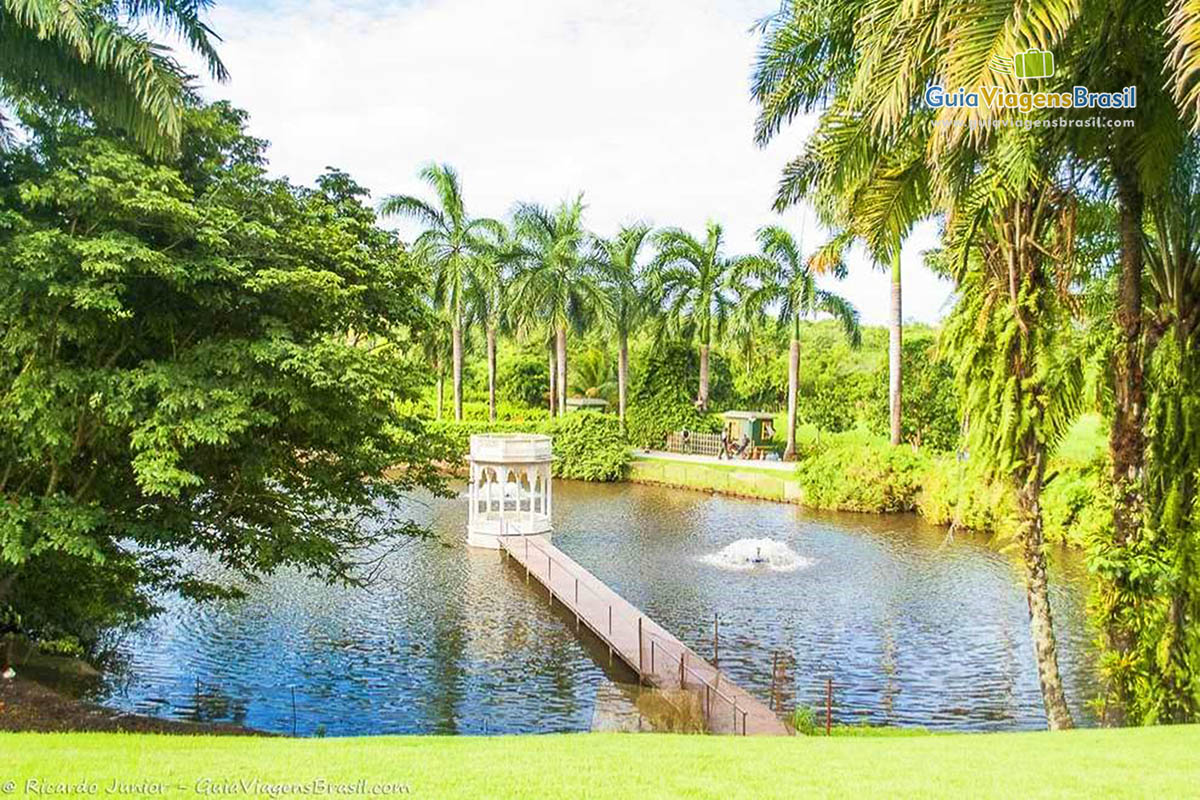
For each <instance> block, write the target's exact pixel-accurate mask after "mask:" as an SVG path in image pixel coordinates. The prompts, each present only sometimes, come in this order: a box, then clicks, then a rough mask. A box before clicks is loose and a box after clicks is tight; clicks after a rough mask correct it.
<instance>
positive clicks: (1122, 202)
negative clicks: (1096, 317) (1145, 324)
mask: <svg viewBox="0 0 1200 800" xmlns="http://www.w3.org/2000/svg"><path fill="white" fill-rule="evenodd" d="M1114 176H1115V178H1116V182H1117V197H1118V213H1119V228H1120V235H1121V269H1120V276H1119V283H1118V288H1117V304H1116V323H1117V341H1116V345H1115V347H1114V350H1113V360H1112V380H1113V413H1112V428H1111V430H1110V433H1109V453H1110V455H1111V458H1112V483H1113V533H1112V535H1113V541H1112V545H1113V549H1114V551H1115V553H1118V554H1128V553H1130V552H1132V551H1133V550H1135V549H1137V547H1138V542H1139V539H1140V538H1141V530H1142V524H1143V517H1144V509H1145V500H1144V494H1143V491H1144V487H1143V480H1144V474H1145V452H1146V438H1145V433H1144V428H1145V409H1146V389H1145V361H1144V352H1143V341H1142V335H1143V331H1142V266H1143V265H1142V246H1143V242H1142V215H1143V206H1144V198H1143V195H1142V191H1141V189H1140V187H1139V186H1138V182H1137V177H1136V176H1135V175H1134V174H1133V172H1132V169H1131V168H1129V167H1126V168H1124V169H1123V168H1122V162H1121V161H1117V162H1114ZM1122 560H1124V559H1122ZM1108 580H1109V581H1110V582H1111V583H1112V587H1111V588H1112V591H1110V592H1108V593H1107V595H1108V597H1109V600H1110V602H1109V607H1108V608H1106V609H1105V612H1104V620H1103V625H1104V630H1103V635H1104V644H1105V647H1106V649H1107V650H1108V651H1109V652H1110V653H1111V654H1112V655H1113V656H1114V657H1115V661H1116V662H1117V663H1125V662H1126V661H1127V660H1128V657H1129V654H1130V652H1131V650H1132V649H1133V647H1134V646H1135V644H1136V641H1135V640H1136V637H1137V634H1136V632H1135V631H1134V630H1133V629H1132V628H1131V626H1130V625H1128V624H1127V623H1128V622H1129V620H1130V613H1129V612H1130V609H1129V607H1128V606H1129V604H1131V603H1133V602H1135V598H1134V597H1133V596H1132V595H1133V591H1132V590H1133V587H1132V586H1131V585H1130V582H1131V576H1130V575H1129V574H1128V570H1121V569H1118V570H1115V571H1110V574H1109V575H1108ZM1114 688H1115V689H1116V696H1115V697H1113V698H1112V700H1113V703H1112V706H1111V709H1110V711H1109V714H1108V718H1109V720H1110V721H1112V722H1114V723H1115V724H1120V723H1121V722H1122V721H1123V719H1124V708H1125V706H1126V705H1127V704H1128V703H1129V701H1130V700H1131V698H1130V697H1128V696H1126V695H1127V693H1128V692H1127V689H1128V687H1127V686H1126V684H1125V682H1124V681H1117V682H1116V686H1115V687H1114Z"/></svg>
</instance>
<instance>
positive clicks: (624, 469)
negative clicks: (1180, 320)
mask: <svg viewBox="0 0 1200 800" xmlns="http://www.w3.org/2000/svg"><path fill="white" fill-rule="evenodd" d="M1097 424H1098V423H1097V421H1096V420H1095V419H1093V418H1088V417H1085V418H1083V419H1082V420H1081V421H1080V423H1079V424H1077V426H1076V429H1075V430H1073V432H1072V435H1071V436H1070V437H1068V440H1067V441H1066V442H1064V445H1063V446H1062V447H1061V448H1060V449H1059V452H1058V453H1057V454H1056V455H1055V457H1054V458H1052V459H1051V461H1050V466H1049V469H1048V471H1047V475H1048V480H1047V484H1046V489H1045V493H1044V496H1043V513H1044V524H1045V529H1046V540H1047V541H1048V542H1051V543H1056V544H1065V545H1070V546H1074V547H1083V546H1085V545H1086V543H1087V542H1088V541H1093V540H1095V539H1096V538H1103V537H1104V536H1106V535H1108V533H1109V532H1110V529H1111V519H1112V514H1111V508H1108V507H1106V505H1105V498H1108V497H1109V496H1110V495H1111V492H1110V490H1109V484H1108V475H1109V472H1110V470H1109V466H1108V461H1107V456H1106V453H1105V448H1104V445H1103V435H1104V434H1103V432H1101V431H1099V430H1098V429H1097ZM428 427H429V430H430V432H431V433H434V434H436V435H438V436H441V437H445V439H446V440H447V441H448V443H449V444H448V447H449V450H450V452H452V453H453V454H455V455H457V456H460V457H462V458H465V457H466V455H467V452H468V450H469V448H470V437H471V435H472V434H476V433H545V434H548V435H550V436H552V437H553V438H554V454H555V462H554V475H555V477H558V478H566V479H572V480H585V481H620V480H629V481H631V482H635V483H648V484H659V485H667V486H672V487H677V488H684V489H693V490H699V491H708V492H716V493H719V494H727V495H732V496H738V497H749V498H754V499H760V500H769V501H773V502H783V503H795V504H798V505H802V506H805V507H807V508H812V509H815V510H823V511H853V512H858V513H869V514H883V513H905V512H911V513H916V514H918V515H920V516H921V517H922V518H924V519H925V520H926V521H928V522H930V523H932V524H935V525H943V526H947V527H949V528H950V529H952V530H959V531H972V532H976V533H981V534H988V535H994V536H996V537H997V538H999V539H1002V540H1003V539H1007V538H1009V537H1011V535H1012V533H1013V531H1014V529H1015V525H1016V507H1015V503H1014V498H1013V493H1012V490H1011V488H1010V487H1008V486H1005V485H1004V484H1002V483H997V482H993V481H988V480H987V479H986V478H984V477H983V476H981V475H980V474H979V470H978V469H977V468H976V467H975V466H974V465H973V464H972V463H971V459H970V457H969V454H966V453H937V452H933V453H931V452H928V451H927V450H922V449H916V448H913V447H911V446H907V445H901V446H897V447H893V446H892V445H890V444H888V442H887V440H886V439H885V438H884V437H882V436H881V435H879V434H877V433H874V432H870V431H866V430H863V429H852V430H848V431H842V432H840V433H823V434H820V435H817V434H815V432H813V431H809V432H808V434H807V435H805V436H804V437H802V439H801V442H800V445H799V447H798V452H797V462H796V466H795V469H794V470H793V471H790V472H789V471H780V470H778V469H765V468H764V467H763V466H762V465H761V464H757V465H756V464H755V462H750V461H731V462H724V463H719V464H700V463H683V462H672V461H670V460H668V459H660V458H635V457H634V455H633V452H632V450H631V449H630V446H629V444H628V440H627V438H626V437H625V436H624V435H623V434H622V433H621V429H620V423H619V421H618V420H617V419H616V418H615V417H613V416H611V415H608V414H596V413H589V412H581V413H576V414H570V415H567V416H566V417H559V418H553V419H551V418H548V417H547V418H544V419H540V420H539V419H534V420H514V419H509V420H500V421H497V422H488V421H485V420H466V421H463V422H452V421H446V420H443V421H436V422H430V423H428Z"/></svg>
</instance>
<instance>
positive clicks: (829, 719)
mask: <svg viewBox="0 0 1200 800" xmlns="http://www.w3.org/2000/svg"><path fill="white" fill-rule="evenodd" d="M832 728H833V678H826V679H825V735H826V736H828V735H829V733H830V731H831V729H832Z"/></svg>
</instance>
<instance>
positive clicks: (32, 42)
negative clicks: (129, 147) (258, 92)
mask: <svg viewBox="0 0 1200 800" xmlns="http://www.w3.org/2000/svg"><path fill="white" fill-rule="evenodd" d="M208 5H209V2H208V0H182V1H181V2H174V1H173V0H120V1H119V2H107V3H93V2H86V3H80V2H62V1H61V0H0V100H7V101H13V100H16V99H19V98H22V97H34V98H41V97H62V98H65V99H67V100H68V101H70V102H73V103H76V104H78V105H80V106H82V107H83V108H85V109H86V110H87V111H88V112H89V113H91V114H92V115H93V116H94V117H95V118H96V119H97V120H100V121H102V122H106V123H109V124H112V125H116V126H118V127H120V128H123V129H124V130H126V131H128V132H129V134H130V135H131V136H132V137H133V138H134V140H135V141H137V142H138V144H139V145H141V146H142V147H143V148H145V149H146V150H147V151H148V152H150V153H151V154H153V155H166V154H169V153H172V152H174V151H175V150H176V148H177V147H178V146H179V138H180V135H181V134H182V131H183V108H184V104H185V101H186V99H187V96H188V93H189V86H188V84H189V76H188V74H187V73H186V72H185V71H184V70H183V68H182V67H181V66H180V65H179V64H178V63H177V62H176V61H175V59H174V58H172V57H171V55H170V53H169V51H168V50H167V49H166V48H164V47H163V46H162V45H159V44H157V43H155V42H153V41H151V40H150V38H149V37H148V36H146V34H144V33H142V32H140V31H137V30H136V29H134V27H133V25H134V23H136V22H138V21H139V20H148V21H152V22H154V23H156V24H158V25H159V26H161V27H163V28H165V29H166V30H167V31H169V32H171V33H173V34H175V35H176V36H178V37H179V38H180V39H182V40H183V41H185V42H186V43H187V44H188V46H189V47H191V49H192V50H194V51H195V52H196V53H198V54H199V55H200V56H201V57H202V58H203V59H204V61H205V62H206V64H207V66H208V69H209V72H210V73H211V74H212V76H213V77H214V78H215V79H217V80H220V81H224V80H225V79H226V78H227V77H228V75H227V73H226V71H225V66H224V65H223V64H222V63H221V60H220V58H219V57H218V56H217V52H216V50H215V49H214V47H213V40H214V39H215V38H216V36H215V35H214V34H213V32H212V31H211V30H209V28H208V26H206V25H205V24H204V23H203V22H201V21H200V13H201V12H202V11H203V10H204V9H205V8H206V7H207V6H208ZM7 133H8V128H7V126H6V124H5V120H4V117H3V116H2V115H0V141H3V140H4V139H5V138H6V137H7Z"/></svg>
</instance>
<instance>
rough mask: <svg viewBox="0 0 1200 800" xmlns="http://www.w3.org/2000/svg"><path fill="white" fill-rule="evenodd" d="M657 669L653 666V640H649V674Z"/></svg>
mask: <svg viewBox="0 0 1200 800" xmlns="http://www.w3.org/2000/svg"><path fill="white" fill-rule="evenodd" d="M655 672H657V670H656V669H655V668H654V640H653V639H651V640H650V674H651V675H653V674H654V673H655Z"/></svg>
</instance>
